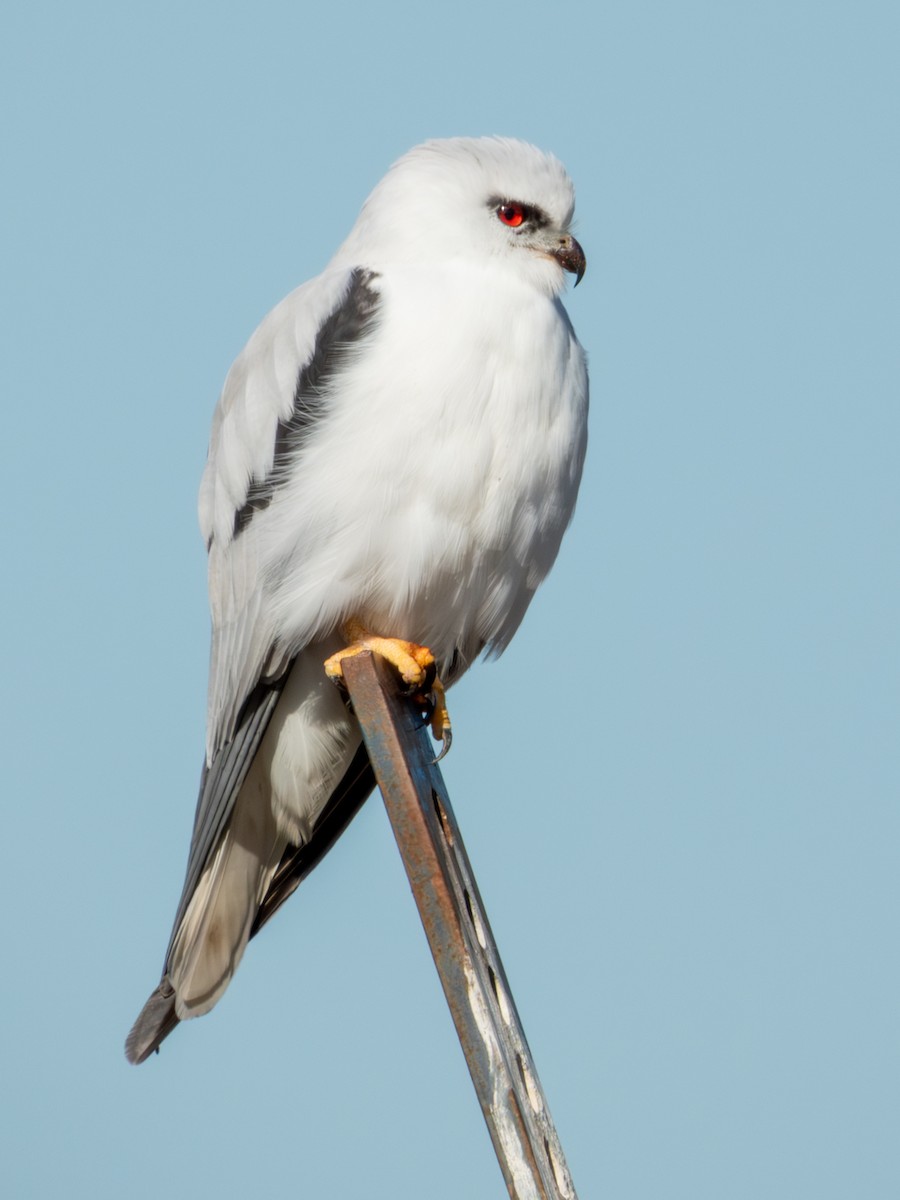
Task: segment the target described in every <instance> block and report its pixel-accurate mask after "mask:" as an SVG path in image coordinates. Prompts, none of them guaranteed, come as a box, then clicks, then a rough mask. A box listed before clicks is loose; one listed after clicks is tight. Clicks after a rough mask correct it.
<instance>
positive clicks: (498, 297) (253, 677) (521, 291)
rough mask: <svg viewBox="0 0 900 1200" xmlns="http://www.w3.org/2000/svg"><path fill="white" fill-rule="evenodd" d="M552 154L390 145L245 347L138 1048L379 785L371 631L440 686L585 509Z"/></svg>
mask: <svg viewBox="0 0 900 1200" xmlns="http://www.w3.org/2000/svg"><path fill="white" fill-rule="evenodd" d="M574 203H575V198H574V188H573V185H572V182H571V180H570V178H569V176H568V174H567V172H566V170H565V168H564V167H563V165H562V164H561V163H560V161H559V160H558V159H557V158H555V157H554V156H553V155H552V154H549V153H547V152H545V151H543V150H540V149H538V148H537V147H535V146H533V145H531V144H529V143H527V142H523V141H520V140H517V139H513V138H505V137H455V138H443V139H434V140H431V141H427V142H424V143H423V144H421V145H419V146H416V147H415V148H413V149H412V150H410V151H409V152H408V153H406V154H404V155H403V156H402V157H400V158H399V159H398V160H397V161H396V162H395V163H394V164H393V165H392V166H391V167H390V168H389V170H388V171H387V173H386V175H385V176H384V178H383V179H382V180H381V181H380V182H379V183H378V184H377V185H376V187H375V188H374V190H373V191H372V192H371V194H370V195H369V197H368V199H367V200H366V201H365V203H364V204H363V207H362V209H361V211H360V213H359V216H358V218H357V220H356V223H355V224H354V225H353V227H352V229H351V231H350V233H349V235H348V236H347V238H346V240H345V241H344V242H343V244H342V245H341V246H340V247H339V249H338V250H337V252H336V253H335V255H334V257H333V258H332V259H331V261H330V262H329V263H328V265H327V266H326V268H325V269H324V271H323V272H322V273H321V274H320V275H318V276H317V277H316V278H314V279H311V280H310V281H309V282H307V283H305V284H303V285H302V286H301V287H299V288H298V289H297V290H295V291H294V292H292V293H291V294H290V295H289V296H287V298H286V299H284V300H283V301H282V302H281V303H280V304H278V305H277V306H276V307H275V308H274V309H273V310H272V311H271V312H270V313H269V315H268V316H267V317H265V318H264V320H263V321H262V323H261V324H260V325H259V327H258V328H257V329H256V331H255V332H254V333H253V335H252V336H251V338H250V340H249V342H248V343H247V345H246V347H245V348H244V350H243V351H242V352H241V354H240V355H239V356H238V358H237V359H236V361H235V362H234V364H233V366H232V367H231V369H230V371H229V372H228V374H227V376H226V380H225V384H224V387H223V390H222V394H221V397H220V399H219V402H218V405H217V407H216V410H215V414H214V417H213V422H212V431H211V436H210V443H209V453H208V458H207V463H206V467H205V470H204V473H203V478H202V482H201V487H200V498H199V516H200V526H201V531H202V533H203V537H204V540H205V543H206V548H207V553H208V572H209V597H210V610H211V617H212V642H211V654H210V675H209V693H208V711H207V744H206V756H205V761H204V764H203V769H202V773H201V781H200V789H199V797H198V801H197V807H196V813H195V818H194V826H193V833H192V837H191V843H190V851H189V856H188V864H187V870H186V876H185V882H184V888H183V891H182V895H181V899H180V901H179V904H178V908H177V911H176V916H175V921H174V926H173V929H172V934H171V938H170V941H169V945H168V949H167V951H166V956H165V962H164V966H163V971H162V977H161V980H160V982H159V984H158V986H157V987H156V988H155V989H154V991H153V992H152V993H151V995H150V997H149V999H148V1000H147V1002H146V1004H145V1005H144V1007H143V1009H142V1010H141V1012H140V1015H139V1016H138V1018H137V1020H136V1021H135V1023H134V1026H133V1027H132V1029H131V1032H130V1033H129V1035H128V1038H127V1041H126V1056H127V1058H128V1059H129V1060H130V1061H131V1062H133V1063H141V1062H143V1061H145V1060H146V1059H147V1058H148V1057H149V1056H150V1055H151V1054H152V1053H153V1052H154V1051H156V1050H158V1048H159V1046H160V1043H161V1042H162V1041H163V1039H164V1038H166V1037H167V1036H168V1035H169V1034H170V1033H171V1032H172V1030H173V1029H174V1028H175V1026H176V1025H177V1024H178V1023H179V1022H181V1021H184V1020H186V1019H188V1018H191V1017H196V1016H200V1015H202V1014H204V1013H207V1012H209V1010H210V1009H211V1008H212V1007H213V1006H214V1005H215V1004H216V1003H217V1001H218V1000H219V999H220V998H221V996H222V994H223V992H224V991H225V989H226V987H227V986H228V984H229V982H230V980H231V978H232V976H233V975H234V972H235V970H236V968H237V966H238V964H239V963H240V961H241V958H242V956H243V954H244V951H245V949H246V946H247V943H248V941H249V940H250V938H251V937H253V936H254V935H255V934H256V933H257V932H258V931H259V929H260V928H262V926H263V925H264V924H265V923H266V922H267V921H268V920H269V918H270V917H271V916H272V915H273V914H274V913H275V912H276V911H277V910H278V908H280V906H281V905H282V904H283V903H284V901H285V900H286V899H287V898H288V897H289V896H290V895H291V894H292V893H293V891H294V890H295V889H296V888H297V886H298V885H299V883H300V882H301V881H302V879H303V878H304V877H305V876H306V875H307V874H308V873H309V871H310V870H312V868H313V867H314V866H316V865H317V863H318V862H319V861H320V860H321V858H322V857H323V855H324V854H325V853H326V852H327V851H328V850H329V849H330V848H331V846H332V845H333V844H334V842H335V841H336V839H337V838H338V837H339V835H340V834H341V833H342V832H343V830H344V829H345V828H346V826H347V824H348V823H349V821H350V820H351V819H352V818H353V816H354V815H355V814H356V812H357V811H358V810H359V808H360V807H361V805H362V804H363V802H364V801H365V799H366V798H367V796H368V795H369V794H370V792H371V791H372V789H373V788H374V786H375V780H374V776H373V773H372V768H371V765H370V763H369V760H368V756H367V754H366V750H365V747H364V745H363V743H362V737H361V732H360V728H359V724H358V722H357V720H356V718H355V716H354V715H353V713H352V710H351V708H350V706H349V704H348V701H347V697H346V694H345V693H344V692H342V691H341V690H340V688H339V687H335V686H334V685H335V682H337V683H338V684H340V682H341V673H342V663H343V661H344V660H345V657H346V655H347V654H353V653H357V652H359V651H361V650H365V649H369V650H372V651H374V652H376V653H379V654H382V655H383V656H384V657H386V658H388V659H389V661H390V662H392V663H393V664H394V666H395V667H396V668H397V669H398V670H399V672H400V674H401V676H402V677H403V679H404V681H405V684H406V685H407V686H408V687H409V688H410V689H411V690H413V691H416V690H417V689H418V691H419V692H420V693H421V694H423V695H425V694H427V695H428V696H429V697H430V702H431V710H432V714H433V715H432V717H431V720H432V727H433V731H434V733H435V736H436V738H439V739H440V740H441V742H442V743H443V745H444V748H446V746H447V744H448V743H449V737H450V727H449V718H448V717H447V714H446V703H445V700H444V688H445V687H448V686H450V684H452V683H454V682H455V681H456V680H458V679H459V678H460V676H461V675H462V674H463V673H464V672H465V671H466V670H467V669H468V668H469V666H470V665H471V664H472V663H473V662H474V660H476V659H477V658H479V656H481V655H484V656H485V657H486V658H491V657H496V656H498V655H499V654H501V653H502V652H503V650H505V649H506V647H507V646H508V644H509V642H510V639H511V638H512V636H513V634H514V633H515V631H516V629H517V628H518V626H519V624H520V622H521V621H522V618H523V616H524V614H525V611H526V609H527V608H528V605H529V603H530V601H531V599H532V597H533V595H534V593H535V591H536V589H537V588H538V585H539V584H540V583H541V582H542V580H543V579H544V578H545V576H546V575H547V572H548V571H549V570H550V567H551V566H552V564H553V562H554V560H555V559H556V556H557V552H558V550H559V547H560V542H561V539H562V537H563V534H564V532H565V530H566V528H567V526H568V525H569V523H570V520H571V517H572V513H573V509H574V505H575V500H576V496H577V493H578V488H579V483H580V480H581V476H582V468H583V464H584V459H585V451H586V443H587V413H588V374H587V363H586V355H585V352H584V350H583V348H582V346H581V345H580V343H579V341H578V339H577V337H576V335H575V332H574V330H573V327H572V324H571V322H570V320H569V317H568V315H567V313H566V310H565V308H564V307H563V304H562V301H561V295H562V293H563V291H564V289H565V281H566V276H567V274H571V275H574V276H575V283H576V285H577V283H579V282H580V281H581V278H582V276H583V275H584V273H585V266H586V260H585V254H584V251H583V249H582V247H581V245H580V244H579V242H578V241H577V240H576V239H575V237H574V236H573V234H572V232H571V225H572V219H573V213H574Z"/></svg>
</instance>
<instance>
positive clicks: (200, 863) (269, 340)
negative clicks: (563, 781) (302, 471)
mask: <svg viewBox="0 0 900 1200" xmlns="http://www.w3.org/2000/svg"><path fill="white" fill-rule="evenodd" d="M372 282H373V275H372V274H371V273H370V272H367V271H364V270H361V269H354V270H352V271H340V272H326V274H325V275H322V276H320V277H319V278H318V279H316V280H313V281H312V282H311V283H309V284H307V285H305V286H304V287H302V288H300V289H298V290H297V291H296V292H294V293H293V294H292V295H291V296H289V297H288V298H287V299H286V300H285V301H283V302H282V303H281V304H280V305H279V306H278V307H277V308H276V309H275V310H273V312H272V313H271V314H270V315H269V316H268V317H267V318H266V320H265V321H264V322H263V324H262V325H261V326H260V328H259V329H258V330H257V331H256V333H255V334H254V335H253V337H252V338H251V340H250V342H249V343H248V345H247V347H246V349H245V350H244V352H243V353H242V355H241V356H240V358H239V359H238V360H237V362H236V363H235V365H234V367H232V369H231V371H230V372H229V375H228V379H227V380H226V384H225V388H224V390H223V394H222V398H221V400H220V402H219V405H218V408H217V409H216V414H215V417H214V419H213V431H212V437H211V440H210V451H209V459H208V462H207V467H206V471H205V473H204V477H203V483H202V485H201V492H200V522H201V529H202V530H203V532H204V535H205V536H206V539H207V545H208V548H209V555H210V564H209V574H210V579H209V585H210V607H211V610H212V619H213V643H212V654H211V663H210V689H209V713H208V731H207V733H208V741H207V758H206V761H205V764H204V768H203V772H202V775H201V780H200V792H199V797H198V800H197V809H196V812H195V816H194V828H193V834H192V837H191V847H190V853H189V856H188V864H187V871H186V875H185V882H184V888H183V890H182V894H181V899H180V901H179V904H178V909H177V913H176V917H175V922H174V925H173V929H172V934H171V937H170V939H169V946H168V949H167V951H166V963H165V966H164V968H163V977H162V980H161V982H160V985H159V987H158V988H157V989H156V990H155V991H154V992H153V994H152V995H151V996H150V998H149V1000H148V1001H147V1003H146V1005H145V1006H144V1009H143V1010H142V1012H141V1014H140V1016H139V1017H138V1019H137V1021H136V1022H135V1025H134V1027H133V1029H132V1031H131V1033H130V1034H129V1037H128V1040H127V1042H126V1054H127V1056H128V1058H129V1059H130V1060H131V1061H132V1062H142V1061H143V1060H144V1059H145V1058H146V1057H147V1056H148V1055H149V1054H150V1053H152V1051H153V1050H154V1049H156V1048H157V1047H158V1046H159V1043H160V1042H161V1041H162V1040H163V1038H164V1037H165V1036H166V1035H167V1034H168V1033H169V1032H170V1031H171V1030H172V1029H173V1028H174V1026H175V1025H176V1024H177V1018H176V1017H175V1014H174V996H173V993H172V989H171V986H169V985H168V979H167V975H166V971H167V969H168V963H169V954H170V953H171V950H172V944H173V941H174V939H175V936H176V934H177V931H178V928H179V926H180V924H181V921H182V919H183V917H184V914H185V911H186V909H187V906H188V904H189V903H190V900H191V897H192V896H193V894H194V891H195V889H196V887H197V884H198V881H199V879H200V877H201V875H202V873H203V870H204V868H205V867H206V865H207V863H208V862H209V859H210V857H211V855H212V854H213V852H214V851H215V849H216V846H217V844H218V842H219V839H220V837H221V835H222V832H223V830H224V829H225V828H226V826H227V824H228V821H229V818H230V816H231V813H232V811H233V809H234V804H235V801H236V799H237V796H238V793H239V791H240V789H241V786H242V784H243V782H244V779H245V778H246V775H247V772H248V770H249V769H250V766H251V764H252V762H253V759H254V756H255V754H256V752H257V750H258V748H259V744H260V742H261V741H262V738H263V736H264V734H265V731H266V728H267V726H268V724H269V721H270V720H271V717H272V713H273V712H274V710H275V707H276V705H277V703H278V699H279V697H280V695H281V691H282V688H283V686H284V682H285V680H286V678H287V675H288V673H289V670H290V667H291V663H292V661H293V656H294V655H295V654H296V653H298V652H299V650H300V649H302V647H292V648H290V650H289V651H287V650H286V648H284V647H282V646H280V645H279V642H278V636H277V630H276V629H275V628H273V627H272V624H271V621H270V620H269V619H267V605H266V600H267V596H266V581H265V578H264V576H263V573H262V571H261V570H260V565H259V555H258V552H257V545H256V539H255V536H254V533H255V531H254V519H255V518H256V517H257V516H258V514H259V513H261V512H264V511H265V510H266V508H268V506H269V504H270V503H271V501H272V499H273V497H274V496H275V495H276V493H277V490H278V487H279V484H280V481H282V480H283V479H285V478H286V477H287V475H288V474H289V472H290V471H292V470H296V469H297V468H298V464H299V460H300V458H301V457H302V449H303V444H304V442H305V441H306V440H307V439H308V438H309V437H311V436H313V434H314V430H315V425H316V421H317V420H318V419H319V418H320V417H321V414H322V411H323V405H322V397H323V394H324V392H325V389H326V388H327V384H328V382H329V380H330V379H331V378H332V377H333V376H334V375H335V374H336V373H337V372H338V371H339V370H340V367H341V363H342V361H343V359H344V357H345V356H346V354H347V353H348V352H349V351H350V350H351V348H352V347H353V346H354V344H355V343H356V342H357V341H358V340H359V338H361V337H363V336H364V335H365V334H366V333H367V332H368V331H369V330H370V329H371V327H372V325H373V323H374V321H375V319H376V316H377V304H378V295H377V292H376V291H374V290H373V288H372V286H371V285H372ZM285 395H286V396H287V402H285V400H284V397H285ZM371 788H372V780H371V769H370V768H368V762H367V760H366V761H365V762H359V763H357V762H356V761H355V762H354V764H353V766H352V767H351V769H350V770H349V771H348V773H347V776H346V777H345V779H344V780H342V781H341V784H340V785H339V786H338V788H337V789H336V790H335V794H334V796H333V797H332V801H331V802H329V805H328V806H327V807H326V811H325V814H323V817H324V818H327V819H325V821H324V826H323V827H322V828H323V830H324V832H323V833H322V834H321V835H320V836H319V837H318V838H317V839H314V840H316V843H317V847H321V848H319V849H317V850H316V851H315V852H313V853H310V852H309V851H308V852H307V854H306V855H305V856H303V862H304V864H305V869H304V870H303V871H302V873H300V874H298V872H297V869H296V864H295V863H294V850H295V848H289V850H288V852H287V853H286V855H285V862H284V863H283V864H282V868H281V869H280V870H279V872H278V874H277V875H276V879H275V880H274V881H273V887H272V889H271V891H272V893H274V894H272V895H271V897H269V896H267V898H266V901H264V908H265V910H266V917H265V918H264V919H268V916H270V915H271V914H272V912H274V911H275V909H276V908H278V907H279V906H280V904H281V903H283V901H284V899H286V898H287V896H288V895H290V893H291V892H292V891H293V890H294V888H295V887H296V886H297V884H298V883H299V882H300V879H301V878H302V877H303V875H305V874H306V873H308V871H309V870H311V869H312V866H313V865H315V863H316V862H318V861H319V859H320V858H321V856H322V854H324V853H325V851H326V850H327V849H328V848H329V847H330V845H331V844H332V843H333V841H334V840H335V838H336V837H337V835H338V833H339V832H340V831H341V830H342V829H343V828H344V827H345V826H346V824H347V822H348V821H349V820H350V818H351V817H352V816H353V815H354V814H355V812H356V811H358V809H359V807H360V805H361V804H362V801H363V800H364V799H365V797H366V796H367V795H368V793H369V791H371ZM348 796H349V797H350V799H349V800H348V799H347V798H346V797H348ZM342 798H343V799H342ZM335 811H337V812H338V813H339V814H340V817H339V819H338V820H336V819H335V816H334V814H335ZM321 825H322V823H321V822H320V826H321ZM338 826H339V828H338ZM335 830H336V832H335ZM317 832H318V828H317ZM311 849H312V846H310V851H311ZM292 865H293V869H291V866H292ZM288 883H289V886H288ZM261 923H262V922H261V921H260V920H259V919H257V923H256V924H255V926H254V932H255V931H256V929H258V928H259V926H260V924H261Z"/></svg>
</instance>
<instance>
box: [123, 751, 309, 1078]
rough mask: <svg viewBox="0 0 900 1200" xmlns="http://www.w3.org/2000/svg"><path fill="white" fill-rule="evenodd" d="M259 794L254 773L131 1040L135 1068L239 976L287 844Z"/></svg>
mask: <svg viewBox="0 0 900 1200" xmlns="http://www.w3.org/2000/svg"><path fill="white" fill-rule="evenodd" d="M259 791H260V789H259V786H258V784H257V780H256V771H255V770H253V769H251V771H250V774H249V775H248V777H247V779H246V781H245V783H244V786H243V787H242V788H241V794H240V796H239V797H238V800H237V802H236V804H235V807H234V814H233V817H232V820H231V822H230V824H229V826H228V828H227V829H226V831H225V833H224V834H223V836H222V840H221V842H220V843H219V846H218V848H217V850H216V852H215V854H214V855H213V856H212V858H211V859H210V862H209V864H208V865H207V867H206V869H205V871H204V872H203V874H202V875H201V877H200V881H199V883H198V884H197V888H196V890H195V892H194V894H193V896H192V897H191V901H190V903H189V904H188V907H187V909H186V911H185V914H184V917H183V919H182V921H181V924H180V926H179V927H178V930H177V932H176V934H175V937H174V939H173V942H172V949H171V952H170V954H169V958H168V962H167V963H166V971H165V974H164V975H163V977H162V980H161V982H160V984H159V986H158V987H157V988H156V990H155V991H154V992H153V993H152V994H151V996H150V998H149V999H148V1000H147V1003H146V1004H145V1005H144V1007H143V1009H142V1010H141V1013H140V1015H139V1017H138V1019H137V1020H136V1021H135V1023H134V1026H133V1028H132V1030H131V1032H130V1033H129V1035H128V1038H127V1040H126V1043H125V1053H126V1056H127V1057H128V1059H129V1061H130V1062H133V1063H140V1062H143V1061H144V1059H146V1058H147V1057H148V1056H149V1055H150V1054H152V1053H153V1051H154V1050H155V1049H157V1048H158V1046H159V1044H160V1043H161V1042H162V1040H163V1039H164V1038H165V1037H166V1036H167V1035H168V1034H169V1033H171V1031H172V1030H173V1029H174V1028H175V1026H176V1025H177V1024H178V1022H179V1021H184V1020H187V1019H188V1018H189V1017H199V1016H202V1015H203V1014H204V1013H207V1012H209V1010H210V1009H211V1008H212V1007H213V1005H214V1004H215V1003H216V1001H217V1000H218V999H219V998H220V996H221V995H222V993H223V992H224V991H225V989H226V988H227V987H228V984H229V982H230V981H231V977H232V975H233V974H234V972H235V971H236V970H237V966H238V963H239V962H240V961H241V958H242V956H243V953H244V950H245V949H246V947H247V942H248V940H249V938H250V932H251V929H252V928H253V922H254V920H255V919H256V914H257V912H258V910H259V906H260V904H261V903H262V900H263V897H264V896H265V894H266V891H267V890H268V887H269V884H270V883H271V881H272V876H273V875H274V873H275V870H276V869H277V867H278V864H279V862H280V861H281V857H282V854H283V853H284V849H285V845H286V839H285V838H284V836H283V835H282V834H279V832H278V830H277V827H276V823H275V818H274V816H273V814H272V806H271V804H270V803H269V802H268V796H261V795H259Z"/></svg>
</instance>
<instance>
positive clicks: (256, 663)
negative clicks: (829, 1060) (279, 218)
mask: <svg viewBox="0 0 900 1200" xmlns="http://www.w3.org/2000/svg"><path fill="white" fill-rule="evenodd" d="M374 280H375V276H374V275H373V273H372V272H370V271H366V270H363V269H361V268H355V269H353V270H349V271H348V270H339V271H335V270H332V271H326V272H325V274H324V275H320V276H319V277H318V278H317V279H314V280H312V281H311V282H310V283H308V284H305V285H304V286H303V287H302V288H299V289H298V290H297V291H296V292H294V293H292V295H290V296H288V297H287V299H286V300H283V301H282V303H281V304H279V305H278V306H277V308H275V309H273V311H272V312H271V313H270V314H269V316H268V317H267V318H266V319H265V321H263V323H262V325H260V327H259V329H257V331H256V333H254V335H253V337H252V338H251V339H250V341H249V342H248V344H247V346H246V348H245V350H244V351H243V353H242V354H241V355H240V357H239V358H238V360H237V361H236V362H235V364H234V366H233V367H232V369H231V371H229V373H228V378H227V379H226V381H225V388H224V390H223V393H222V398H221V400H220V401H219V405H218V408H217V409H216V413H215V416H214V418H213V429H212V436H211V439H210V447H209V458H208V460H207V465H206V470H205V472H204V475H203V482H202V484H201V487H200V527H201V530H202V532H203V535H204V537H205V539H206V543H207V546H208V549H209V600H210V609H211V612H212V623H213V630H212V653H211V656H210V676H209V703H208V711H207V762H209V763H210V764H212V762H213V759H214V757H215V754H216V752H217V751H218V750H219V748H220V747H221V746H223V745H224V744H225V743H226V742H227V741H228V740H229V739H230V738H231V737H232V736H233V734H234V731H235V729H236V727H237V720H238V716H239V714H240V712H241V710H242V708H243V706H244V704H245V703H246V701H247V698H248V697H249V695H250V693H251V692H252V690H253V688H254V687H255V686H256V684H257V683H258V681H259V680H260V679H268V680H272V679H277V678H279V677H280V676H282V675H283V673H284V670H285V667H286V665H287V661H288V660H289V659H290V658H292V657H293V656H294V655H295V654H296V653H297V652H298V651H299V650H300V649H302V647H297V646H294V647H285V646H283V645H282V644H281V643H280V641H279V636H278V635H279V629H278V627H277V625H276V624H275V622H274V617H273V609H272V605H271V604H270V603H269V599H270V597H269V595H268V588H269V586H270V584H269V581H268V578H267V574H266V571H265V570H264V565H263V563H262V561H261V557H260V542H259V538H258V537H257V536H256V533H257V529H256V519H257V518H258V517H259V515H260V514H261V513H264V512H265V510H266V509H267V508H268V507H269V505H270V504H271V502H272V499H273V498H274V496H275V495H276V494H277V492H278V489H279V486H280V485H281V484H282V483H283V482H284V481H285V480H286V479H287V478H289V477H290V475H291V473H292V472H293V471H296V470H297V469H298V465H299V462H300V459H301V457H302V452H303V446H304V444H305V442H306V441H307V440H308V439H309V438H310V437H312V436H314V433H315V428H316V424H317V422H318V421H319V420H320V419H321V417H322V415H323V412H324V408H325V399H324V397H325V393H326V390H327V385H328V383H329V380H330V379H331V378H333V377H334V375H336V374H337V373H338V372H339V371H340V368H341V365H342V363H343V362H344V360H345V359H346V357H347V355H348V353H349V352H350V351H351V350H352V349H353V348H354V346H355V345H356V344H357V343H358V342H359V340H360V339H361V338H363V337H364V336H365V335H366V334H367V333H368V332H369V331H370V330H371V328H372V327H373V325H374V323H375V321H376V318H377V311H378V301H379V297H378V293H377V291H376V290H374V288H373V286H372V285H373V282H374Z"/></svg>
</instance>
